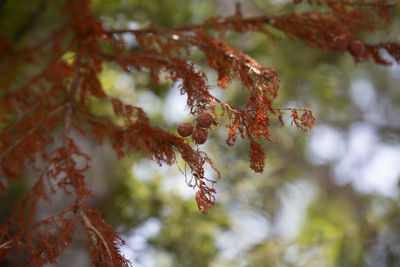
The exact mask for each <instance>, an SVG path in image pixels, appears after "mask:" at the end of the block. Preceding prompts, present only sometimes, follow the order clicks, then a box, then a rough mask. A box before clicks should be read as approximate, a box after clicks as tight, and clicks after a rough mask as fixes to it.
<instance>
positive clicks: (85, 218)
mask: <svg viewBox="0 0 400 267" xmlns="http://www.w3.org/2000/svg"><path fill="white" fill-rule="evenodd" d="M78 215H79V217H80V218H81V221H82V223H83V224H84V227H86V228H87V229H88V230H89V231H92V233H94V234H95V236H93V235H91V236H90V237H91V238H92V241H93V242H94V244H96V243H97V238H98V239H100V241H101V243H102V245H103V246H104V248H105V249H106V251H107V256H108V257H109V258H110V263H111V265H110V266H114V260H113V256H112V254H111V250H110V248H109V246H108V244H107V241H106V240H105V239H104V237H103V235H102V234H101V233H100V232H99V230H97V228H96V227H95V226H94V225H93V224H92V222H91V221H90V219H89V218H88V216H87V215H86V213H85V212H84V211H83V208H82V207H80V208H79V210H78ZM96 236H97V238H96ZM88 241H89V240H88Z"/></svg>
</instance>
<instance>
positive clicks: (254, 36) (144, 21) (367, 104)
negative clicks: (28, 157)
mask: <svg viewBox="0 0 400 267" xmlns="http://www.w3.org/2000/svg"><path fill="white" fill-rule="evenodd" d="M0 2H1V3H2V2H5V3H6V4H5V5H4V8H3V9H2V13H1V14H0V28H1V32H2V33H3V34H6V35H10V36H15V39H14V41H15V43H16V44H17V45H20V46H23V45H24V44H25V43H26V42H29V41H30V39H29V34H30V32H22V33H18V29H19V28H21V27H20V26H21V25H23V23H24V21H26V20H25V19H23V18H27V17H29V14H32V13H33V12H37V10H41V11H40V12H41V14H40V19H39V20H38V21H37V22H36V24H35V26H34V27H32V29H31V31H32V32H33V31H34V32H35V34H38V33H39V34H42V35H43V36H45V35H46V33H48V32H49V31H50V30H51V29H52V28H53V27H56V26H55V25H59V23H60V22H59V21H58V17H56V16H54V14H52V10H55V9H57V8H58V7H59V5H60V3H61V2H62V1H59V2H57V1H54V2H53V1H44V0H43V1H40V0H36V1H0ZM56 2H57V3H56ZM236 2H241V4H242V12H243V15H244V16H245V17H247V16H256V15H261V14H271V13H277V14H282V13H287V12H296V11H302V10H304V9H308V8H309V6H308V5H307V4H305V3H304V4H301V5H293V4H292V2H291V1H285V0H280V1H276V0H275V1H267V0H247V1H236ZM41 6H42V7H41ZM43 6H44V7H43ZM40 7H41V8H40ZM92 7H93V11H94V12H95V14H96V15H97V17H98V19H99V20H101V21H102V22H103V23H104V25H105V27H106V28H114V29H122V28H131V29H136V28H141V27H145V26H148V25H150V24H153V25H154V26H156V27H157V26H163V27H166V26H176V25H182V24H187V23H199V22H202V21H204V20H205V19H207V18H210V17H214V16H228V15H232V14H233V13H234V12H235V2H234V1H230V0H215V1H211V0H146V1H145V0H92ZM391 13H392V26H391V27H390V28H389V29H385V30H382V31H377V32H375V33H374V34H371V33H365V34H364V35H362V36H360V38H361V39H362V40H365V41H366V42H368V43H376V42H377V41H378V40H379V41H388V40H392V41H400V37H399V33H400V7H399V5H397V6H396V7H395V8H393V9H392V11H391ZM278 35H279V34H278ZM227 38H228V39H229V40H230V42H231V44H232V45H233V46H235V47H236V48H238V49H239V50H241V51H243V52H244V53H246V54H248V55H250V56H252V57H253V58H255V59H256V60H257V61H258V62H259V63H261V64H262V65H263V66H266V67H272V68H275V69H276V70H277V72H278V74H279V77H280V80H281V88H280V93H279V96H278V98H277V100H276V103H275V107H297V108H302V107H305V108H308V109H310V110H312V112H313V114H314V116H315V118H316V124H315V126H314V128H313V129H312V131H310V132H308V133H303V132H300V131H298V130H297V129H296V128H295V127H291V126H290V123H289V124H288V125H287V126H285V127H280V126H278V124H276V127H272V128H271V129H272V132H273V137H274V138H275V139H276V140H280V141H281V143H280V144H272V143H269V142H264V144H263V145H264V148H265V151H266V154H267V159H266V168H265V171H264V173H262V174H256V173H254V172H252V171H251V170H250V168H249V167H248V165H249V162H248V161H249V160H248V146H249V144H248V142H247V141H246V140H244V141H240V140H239V142H238V143H237V144H236V145H235V146H233V147H228V146H227V145H226V144H225V139H226V136H227V129H226V128H225V127H223V126H224V125H221V126H219V127H217V128H214V130H213V131H212V134H211V136H210V138H209V139H208V141H207V143H206V144H205V145H202V146H201V148H202V149H203V150H204V151H206V152H207V153H209V155H210V156H211V158H212V159H213V160H214V162H215V164H216V166H217V167H218V169H219V170H220V171H221V173H222V179H221V180H220V181H219V182H218V184H217V187H216V188H217V201H216V206H215V207H214V208H213V209H211V210H210V211H209V214H207V215H203V214H201V213H200V212H199V211H198V209H197V206H196V202H195V200H194V193H195V192H194V191H193V190H192V189H191V188H189V187H188V186H187V185H186V183H185V178H184V176H183V175H182V174H181V173H180V171H179V169H178V167H177V166H173V167H168V166H158V165H157V164H156V163H154V162H152V161H150V160H149V159H147V158H145V157H144V154H142V153H137V154H133V155H131V156H130V157H129V158H124V159H123V160H121V161H118V160H117V159H116V157H115V154H114V152H113V151H112V150H111V148H110V147H109V146H107V145H104V146H102V147H100V146H98V145H97V144H96V142H95V141H94V140H87V139H83V138H82V137H80V136H79V135H78V134H76V136H75V138H76V140H77V142H79V144H80V145H81V147H82V148H83V150H84V151H86V152H87V153H89V154H90V155H92V160H91V162H90V165H91V166H92V169H91V171H90V174H89V177H88V183H89V184H90V185H91V189H92V190H93V191H94V194H95V197H94V198H93V200H92V203H91V205H93V206H95V207H97V208H99V209H100V210H101V213H102V215H103V217H104V218H105V220H106V221H107V222H108V223H110V224H112V225H113V227H114V229H116V230H117V231H119V232H121V233H122V234H123V236H124V238H125V240H126V246H124V247H122V251H123V253H124V254H125V255H126V257H127V258H128V259H131V260H132V262H133V263H134V266H136V267H153V266H157V267H158V266H162V267H169V266H178V267H179V266H182V267H183V266H185V267H186V266H192V267H202V266H211V267H225V266H254V267H257V266H260V267H261V266H374V267H379V266H400V231H399V229H400V205H399V204H400V202H399V200H400V199H399V178H400V135H399V134H400V90H399V82H400V66H398V65H393V66H392V67H389V68H384V67H381V66H376V65H374V64H373V63H372V62H364V63H358V64H356V63H355V62H354V61H353V59H352V57H351V56H350V55H349V54H348V53H345V54H339V53H328V52H325V51H318V50H315V49H312V48H310V47H307V46H306V45H304V44H303V43H302V42H300V41H296V40H289V39H287V38H286V37H284V36H283V35H281V38H280V39H279V40H274V41H273V40H271V39H270V38H268V37H267V36H266V35H264V34H262V33H245V34H237V33H228V34H227ZM124 40H125V43H126V45H127V47H131V48H132V49H135V47H137V43H136V41H135V39H134V38H133V37H132V36H131V35H126V36H125V37H124ZM195 56H196V55H195ZM197 58H198V60H199V61H198V64H199V66H200V67H201V68H203V69H205V70H206V73H207V74H208V75H209V81H210V84H211V85H215V84H216V82H215V81H216V74H215V73H214V72H212V71H211V70H207V67H206V66H205V65H204V64H203V63H202V62H201V60H202V59H203V57H202V55H201V54H200V53H199V55H197ZM30 71H32V72H34V70H30ZM101 80H102V84H103V86H104V88H105V90H106V91H107V92H108V93H109V94H110V95H113V96H115V97H119V98H120V99H121V100H123V101H124V102H125V103H128V104H133V105H138V106H140V107H142V108H143V109H144V110H145V111H146V112H147V114H148V115H149V117H150V119H151V123H152V124H153V125H159V126H160V127H163V128H164V129H169V130H170V131H171V132H174V131H175V130H176V127H177V125H178V124H179V123H181V122H192V121H193V120H194V118H193V117H192V116H190V115H189V113H188V111H187V110H186V109H185V102H186V98H185V97H184V96H181V95H180V94H179V89H178V88H179V84H177V83H175V84H172V83H171V82H169V81H168V80H162V82H161V83H160V84H157V85H155V84H152V82H151V77H150V75H149V73H145V72H132V73H126V72H121V70H120V69H118V68H116V67H115V66H113V65H111V64H109V65H105V66H104V71H103V73H102V75H101ZM213 94H215V95H216V96H218V97H219V98H221V99H223V100H225V101H227V102H230V103H232V104H233V105H236V106H240V105H241V104H243V100H244V99H245V97H244V96H246V91H245V90H242V88H240V84H238V83H235V82H233V83H232V84H231V86H230V88H229V89H227V90H226V91H223V92H221V91H219V90H218V89H215V90H213ZM97 108H98V109H99V110H102V112H104V113H107V112H110V113H111V109H109V110H107V108H106V107H103V106H102V105H101V103H99V106H98V107H97ZM179 164H180V167H181V168H182V166H183V163H182V162H179V163H178V165H179ZM28 184H29V177H26V178H25V179H23V180H20V181H16V182H15V183H14V184H13V185H12V188H11V190H10V192H9V193H8V194H7V195H6V196H1V198H0V207H1V208H0V222H4V220H5V219H6V218H7V217H8V215H9V214H10V211H11V207H12V205H10V203H12V202H15V199H17V197H18V196H20V195H22V194H23V193H24V192H26V190H28V189H29V186H28ZM62 201H64V199H63V198H62V197H59V198H57V197H56V200H55V202H54V203H53V205H54V206H55V207H57V203H62ZM46 205H48V204H46ZM47 208H48V207H47V206H45V205H44V204H43V205H42V209H47ZM55 209H56V208H55ZM88 260H89V258H88V256H87V251H86V246H85V242H84V238H83V237H82V236H81V233H80V231H77V233H76V239H75V241H74V242H73V245H72V246H71V247H70V248H69V249H68V250H67V251H66V252H65V253H64V254H63V256H62V257H61V258H60V260H59V266H73V264H75V266H89V265H90V264H89V262H88ZM49 266H51V265H49Z"/></svg>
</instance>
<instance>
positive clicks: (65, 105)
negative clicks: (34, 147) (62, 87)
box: [0, 103, 67, 162]
mask: <svg viewBox="0 0 400 267" xmlns="http://www.w3.org/2000/svg"><path fill="white" fill-rule="evenodd" d="M66 107H67V103H64V104H62V105H60V106H58V107H56V108H55V109H53V110H52V111H50V112H49V113H48V115H47V117H53V116H55V115H57V114H58V113H60V112H61V111H62V110H63V109H65V108H66ZM45 121H46V120H45V118H43V119H41V120H40V121H38V122H37V123H36V124H35V125H34V126H33V127H32V128H31V129H30V130H29V131H28V132H27V133H26V134H24V136H22V137H21V138H20V139H18V140H17V141H16V142H15V143H14V144H13V145H11V146H9V147H8V148H7V149H6V151H4V152H3V154H1V155H0V162H1V161H2V160H3V159H4V158H5V157H7V156H8V154H10V153H11V152H12V151H13V150H14V149H15V148H16V147H17V146H19V145H20V144H21V143H22V142H23V141H24V140H25V139H26V138H28V137H29V136H30V135H32V134H33V133H34V132H36V131H37V130H38V129H39V128H40V126H42V124H43V123H44V122H45Z"/></svg>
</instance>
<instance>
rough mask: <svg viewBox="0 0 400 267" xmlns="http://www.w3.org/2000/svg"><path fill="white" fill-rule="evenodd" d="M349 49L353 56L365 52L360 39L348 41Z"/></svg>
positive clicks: (358, 55)
mask: <svg viewBox="0 0 400 267" xmlns="http://www.w3.org/2000/svg"><path fill="white" fill-rule="evenodd" d="M349 51H350V53H351V54H352V55H353V56H356V57H360V56H362V55H363V54H364V52H365V46H364V44H363V42H361V41H360V40H353V41H352V42H351V43H350V46H349Z"/></svg>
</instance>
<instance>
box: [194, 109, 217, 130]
mask: <svg viewBox="0 0 400 267" xmlns="http://www.w3.org/2000/svg"><path fill="white" fill-rule="evenodd" d="M196 120H197V125H198V126H200V127H201V128H209V127H210V126H211V125H212V124H213V122H214V118H213V116H212V115H211V114H210V113H208V112H202V113H200V114H199V115H198V116H197V119H196Z"/></svg>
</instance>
